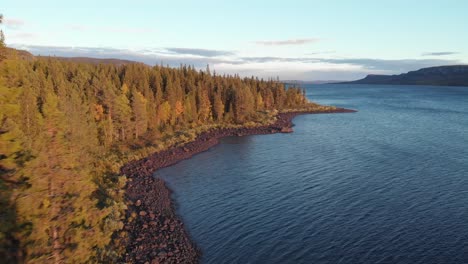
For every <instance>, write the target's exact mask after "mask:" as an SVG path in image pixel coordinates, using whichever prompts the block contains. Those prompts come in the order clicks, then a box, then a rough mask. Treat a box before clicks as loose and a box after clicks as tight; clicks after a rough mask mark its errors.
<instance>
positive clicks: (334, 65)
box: [11, 45, 462, 80]
mask: <svg viewBox="0 0 468 264" xmlns="http://www.w3.org/2000/svg"><path fill="white" fill-rule="evenodd" d="M11 46H13V47H16V48H19V49H26V50H28V51H30V52H31V53H33V54H35V55H45V56H58V57H93V58H102V59H109V58H115V59H123V60H132V61H138V62H143V63H146V64H148V65H156V64H161V63H162V64H163V65H169V66H172V67H178V66H179V65H180V64H187V65H193V66H195V67H196V68H199V69H204V68H205V67H206V65H207V64H210V67H211V68H212V69H215V70H216V71H217V72H218V73H221V74H223V73H228V74H234V73H238V74H240V75H241V76H252V75H255V76H259V77H263V78H268V77H276V76H280V78H281V79H284V80H285V79H298V80H326V79H328V80H353V79H359V78H363V77H365V76H366V75H367V74H399V73H404V72H408V71H413V70H418V69H420V68H425V67H430V66H441V65H453V64H460V63H462V62H460V61H459V60H447V59H396V60H388V59H378V58H323V57H275V56H269V57H268V56H266V57H247V56H238V55H237V54H236V53H234V52H230V51H222V50H208V49H195V48H194V49H191V48H158V49H151V48H148V49H138V50H130V49H116V48H106V47H54V46H31V45H11Z"/></svg>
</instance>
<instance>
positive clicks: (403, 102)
mask: <svg viewBox="0 0 468 264" xmlns="http://www.w3.org/2000/svg"><path fill="white" fill-rule="evenodd" d="M305 87H306V88H307V96H308V97H309V99H311V100H313V101H315V102H318V103H321V104H328V105H335V106H339V107H345V108H351V109H356V110H358V111H359V112H357V113H352V114H320V115H302V116H298V117H296V118H295V119H294V121H293V122H294V124H295V126H294V131H295V132H294V133H291V134H273V135H258V136H246V137H229V138H224V139H222V140H221V144H219V145H217V146H215V147H213V148H211V149H210V150H209V151H207V152H204V153H200V154H198V155H196V156H194V157H193V158H191V159H189V160H184V161H182V162H180V163H178V164H176V165H174V166H172V167H169V168H165V169H161V170H159V171H157V172H156V174H155V175H156V176H157V177H162V178H164V179H165V180H166V181H167V182H168V185H169V187H170V188H171V189H172V190H173V191H174V194H173V197H174V199H175V201H176V204H177V209H178V213H179V214H180V216H181V218H182V219H183V221H184V223H185V226H186V228H187V230H188V231H189V233H190V235H191V237H192V238H193V240H194V241H195V242H196V244H197V245H198V246H199V247H200V249H201V250H202V252H203V257H202V263H213V264H219V263H242V264H243V263H372V264H374V263H412V264H413V263H467V262H468V87H431V86H376V85H314V86H308V85H306V86H305Z"/></svg>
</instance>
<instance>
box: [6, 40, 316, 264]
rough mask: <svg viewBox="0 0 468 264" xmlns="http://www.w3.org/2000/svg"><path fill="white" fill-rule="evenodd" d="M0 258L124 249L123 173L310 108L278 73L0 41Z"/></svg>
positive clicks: (92, 256)
mask: <svg viewBox="0 0 468 264" xmlns="http://www.w3.org/2000/svg"><path fill="white" fill-rule="evenodd" d="M0 56H1V58H0V60H1V62H0V173H1V177H0V190H1V191H0V206H1V214H0V223H1V224H0V257H1V259H2V260H5V261H6V262H7V263H9V262H13V263H14V262H28V263H47V262H52V261H53V260H55V261H56V260H64V259H66V262H67V263H85V262H115V261H116V260H117V259H119V257H120V256H121V255H122V254H123V253H124V250H125V249H124V248H123V247H122V245H121V243H120V241H121V240H122V239H124V238H125V236H126V234H125V232H124V231H123V230H122V226H123V223H122V220H123V218H124V212H125V209H126V204H125V199H124V186H125V183H126V177H125V175H120V174H119V168H120V167H121V166H122V165H123V164H124V163H125V162H126V161H129V160H134V159H139V158H142V157H145V156H146V155H149V154H150V153H154V152H155V151H159V150H162V149H165V148H167V147H170V146H174V145H176V144H181V143H184V142H187V141H190V140H192V139H194V138H195V136H196V135H197V134H198V133H200V132H202V131H204V130H206V129H208V128H216V127H230V126H255V125H258V124H265V123H268V122H272V120H273V119H274V118H275V114H276V113H277V112H278V111H287V110H289V109H304V108H313V107H318V106H317V105H314V104H312V103H310V102H308V101H307V100H306V98H305V95H304V91H303V90H301V89H299V88H295V87H289V88H285V86H284V85H283V84H282V83H280V82H279V81H276V80H259V79H257V78H255V77H251V78H241V77H239V76H237V75H234V76H232V75H222V76H221V75H218V74H216V73H214V72H211V71H210V70H209V69H206V70H203V71H202V70H197V69H195V68H194V67H192V66H186V65H181V66H180V67H179V68H170V67H163V66H154V67H150V66H148V65H144V64H140V63H126V64H96V63H84V62H74V61H73V60H61V59H58V58H51V57H34V56H24V52H20V51H15V50H13V49H9V48H6V47H5V45H4V43H3V34H2V44H1V48H0Z"/></svg>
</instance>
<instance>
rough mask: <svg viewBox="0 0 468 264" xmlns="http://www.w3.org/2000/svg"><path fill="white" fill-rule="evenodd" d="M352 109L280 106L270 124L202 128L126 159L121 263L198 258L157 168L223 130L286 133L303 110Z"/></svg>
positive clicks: (209, 143) (212, 141) (199, 148)
mask: <svg viewBox="0 0 468 264" xmlns="http://www.w3.org/2000/svg"><path fill="white" fill-rule="evenodd" d="M354 112H356V111H355V110H350V109H345V108H336V109H333V110H327V111H318V112H317V111H297V112H284V113H279V114H278V115H277V120H276V121H275V122H274V123H273V124H270V125H263V126H258V127H252V128H245V127H241V128H221V129H211V130H208V131H206V132H203V133H201V134H200V135H198V136H197V138H196V139H195V140H193V141H191V142H188V143H186V144H184V145H182V146H176V147H172V148H169V149H167V150H163V151H159V152H156V153H153V154H151V155H150V156H148V157H146V158H143V159H140V160H135V161H131V162H128V163H127V164H125V165H124V166H123V167H122V168H121V173H122V174H125V175H126V176H127V178H128V182H127V185H126V187H125V196H126V199H127V206H128V210H127V212H126V217H125V223H124V230H125V231H126V232H127V233H128V237H127V239H126V253H125V255H124V257H123V261H124V262H126V263H146V262H148V263H152V264H156V263H199V260H200V257H201V251H200V250H199V249H198V248H197V247H196V245H195V244H194V242H193V241H192V240H191V238H190V236H189V234H188V233H187V231H186V230H185V228H184V224H183V223H182V221H181V220H180V219H179V216H178V215H177V214H176V208H175V205H174V201H173V200H172V198H171V190H170V189H169V188H168V187H167V186H166V184H165V182H164V181H163V180H162V179H156V178H154V177H153V174H154V172H155V171H156V170H158V169H161V168H164V167H168V166H171V165H174V164H176V163H177V162H179V161H181V160H185V159H188V158H190V157H192V156H194V155H196V154H198V153H201V152H204V151H207V150H208V149H210V148H211V147H213V146H215V145H217V144H218V143H219V139H220V138H223V137H228V136H247V135H265V134H275V133H291V132H293V130H292V125H293V124H292V120H293V119H294V117H296V116H298V115H302V114H330V113H354Z"/></svg>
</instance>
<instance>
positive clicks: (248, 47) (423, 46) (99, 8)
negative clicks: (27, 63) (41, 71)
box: [0, 0, 468, 81]
mask: <svg viewBox="0 0 468 264" xmlns="http://www.w3.org/2000/svg"><path fill="white" fill-rule="evenodd" d="M467 11H468V1H461V0H456V1H453V0H444V1H436V0H433V1H431V0H425V1H408V0H406V1H399V0H394V1H387V0H379V1H376V0H372V1H371V0H359V1H352V0H341V1H338V0H328V1H325V0H320V1H319V0H308V1H294V0H289V1H284V0H281V1H275V0H269V1H261V0H259V1H254V0H248V1H244V0H237V1H220V0H214V1H203V0H197V1H183V0H180V1H176V0H173V1H169V0H166V1H158V0H152V1H151V0H148V1H147V0H120V1H119V0H114V1H107V0H101V1H97V0H92V1H89V0H80V1H63V0H61V1H47V0H43V1H37V0H36V1H25V0H1V4H0V13H1V14H3V15H4V23H3V25H2V30H3V31H4V33H5V36H6V43H7V45H8V46H10V47H14V48H19V49H25V50H28V51H30V52H31V53H33V54H35V55H45V56H67V57H76V56H81V57H97V58H120V59H129V60H137V61H141V62H144V63H147V64H150V65H154V64H161V63H162V64H164V65H170V66H178V65H180V64H181V63H182V64H189V65H194V66H195V67H198V68H200V69H204V68H206V65H207V64H209V65H210V68H211V69H212V70H213V69H214V70H215V71H216V72H218V73H229V74H235V73H236V74H240V75H241V76H251V75H255V76H259V77H262V78H269V77H273V78H276V77H279V78H280V79H282V80H306V81H311V80H354V79H359V78H363V77H365V76H366V75H367V74H399V73H403V72H407V71H411V70H417V69H420V68H423V67H430V66H440V65H452V64H467V63H468V31H467V28H468V17H467V15H466V12H467Z"/></svg>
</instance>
